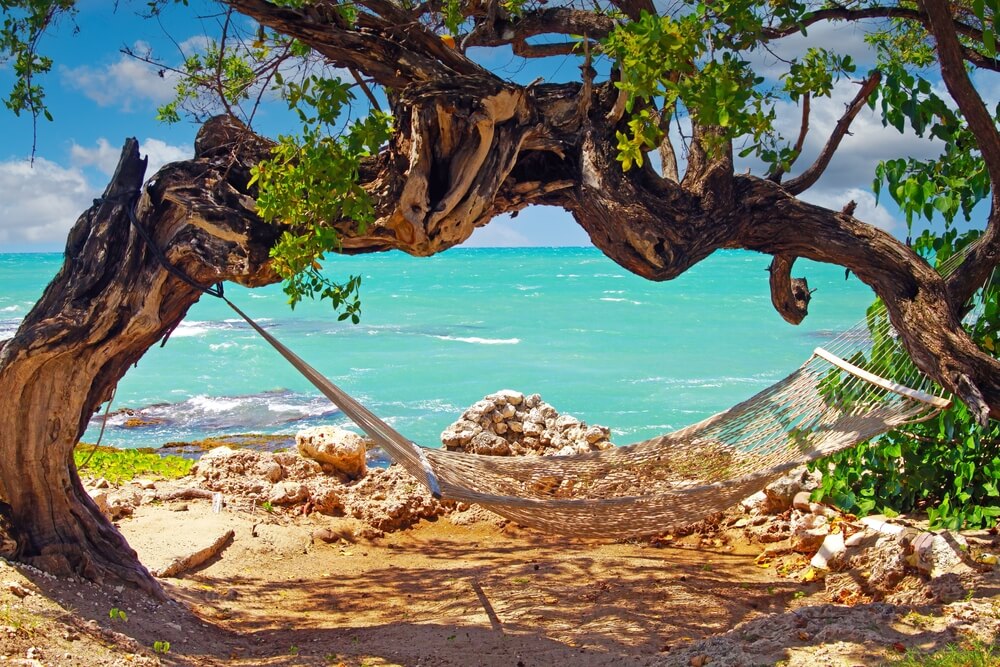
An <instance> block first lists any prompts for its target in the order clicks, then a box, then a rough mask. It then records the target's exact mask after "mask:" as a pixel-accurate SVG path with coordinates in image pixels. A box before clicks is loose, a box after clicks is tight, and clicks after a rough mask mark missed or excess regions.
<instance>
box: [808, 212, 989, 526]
mask: <svg viewBox="0 0 1000 667" xmlns="http://www.w3.org/2000/svg"><path fill="white" fill-rule="evenodd" d="M977 235H978V234H977V233H976V232H972V233H967V234H958V233H957V232H955V231H954V230H949V231H948V232H946V233H944V234H941V235H935V234H932V233H930V232H925V233H924V234H922V235H921V236H920V237H919V238H918V239H917V240H916V243H915V249H916V250H917V251H918V252H920V253H922V254H923V255H925V256H926V257H928V259H930V260H932V261H934V262H936V263H937V264H938V266H940V264H941V263H942V262H944V261H946V260H947V259H948V258H949V257H951V256H952V255H953V254H954V253H955V252H956V251H957V250H959V249H961V248H962V247H964V246H965V245H967V244H968V243H970V242H971V241H972V240H974V239H975V238H976V236H977ZM976 300H977V301H978V303H977V304H976V305H977V313H978V317H976V318H975V319H974V320H973V321H972V322H971V323H969V324H968V325H967V327H966V328H967V330H968V331H969V333H970V335H971V336H972V338H973V340H975V341H976V342H977V343H978V344H979V345H980V346H982V347H983V348H984V349H986V350H988V351H990V352H994V353H995V351H996V346H997V341H998V335H1000V279H997V278H996V277H994V279H991V281H990V282H989V283H988V284H987V285H986V286H985V287H984V288H983V289H982V290H981V291H980V293H979V294H978V295H976ZM876 305H877V304H876ZM980 309H981V312H979V311H980ZM884 324H885V312H884V310H881V309H879V308H877V307H875V306H873V308H872V309H871V310H870V311H869V327H870V328H871V330H872V332H873V334H874V346H873V349H872V352H871V353H870V355H868V357H867V358H856V359H852V361H853V362H854V363H858V364H859V365H863V366H865V367H866V368H869V369H870V370H872V371H873V372H875V373H878V374H880V375H883V376H885V377H889V378H892V379H895V380H897V381H899V382H902V383H904V384H905V383H906V381H907V379H909V378H912V377H913V373H914V367H913V362H912V361H911V360H910V358H909V356H908V355H907V353H906V351H905V350H904V349H903V348H902V346H901V345H899V343H898V342H897V341H896V340H895V339H894V338H893V337H892V336H890V335H888V334H885V333H878V332H882V331H885V330H886V329H885V327H884V326H882V325H884ZM872 359H875V360H876V361H875V362H874V363H872ZM815 465H816V466H817V467H819V468H820V469H821V470H823V473H824V474H823V482H822V486H821V487H820V489H818V490H817V491H816V498H817V499H825V500H828V501H830V502H833V503H834V504H836V505H838V506H840V507H842V508H844V509H846V510H848V511H852V512H856V513H861V514H870V513H872V512H878V513H882V514H886V515H889V516H892V515H894V514H897V513H900V512H910V511H914V510H918V511H921V510H922V511H926V512H927V514H928V517H929V519H930V522H931V526H932V527H951V528H959V527H984V526H991V525H993V524H994V523H995V522H996V521H997V519H998V518H1000V488H998V484H1000V423H997V422H991V424H990V426H989V427H988V428H983V427H981V426H979V425H978V424H977V423H976V421H975V419H974V418H973V417H972V415H970V413H969V411H968V408H966V406H965V405H964V404H963V403H961V402H958V401H956V402H955V404H954V405H953V406H952V407H951V408H949V409H948V410H945V411H943V412H942V413H941V414H940V415H938V416H937V417H935V418H934V419H931V420H929V421H926V422H922V423H918V424H912V425H910V426H907V427H906V428H903V429H899V430H896V431H893V432H891V433H888V434H886V435H885V436H883V437H882V438H879V439H877V440H874V441H869V442H865V443H862V444H860V445H858V446H857V447H855V448H852V449H849V450H845V451H843V452H840V453H838V454H835V455H833V456H831V457H829V458H828V459H824V460H822V461H820V462H818V463H817V464H815Z"/></svg>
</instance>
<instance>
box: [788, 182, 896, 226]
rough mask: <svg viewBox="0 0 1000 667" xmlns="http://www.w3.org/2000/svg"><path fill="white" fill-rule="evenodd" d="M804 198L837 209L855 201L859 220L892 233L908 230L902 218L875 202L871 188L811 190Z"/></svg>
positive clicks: (855, 213) (856, 215)
mask: <svg viewBox="0 0 1000 667" xmlns="http://www.w3.org/2000/svg"><path fill="white" fill-rule="evenodd" d="M802 199H803V200H804V201H807V202H809V203H811V204H816V205H817V206H822V207H824V208H829V209H832V210H835V211H839V210H841V209H842V208H844V205H845V204H847V202H849V201H853V202H855V203H856V204H857V205H858V207H857V209H856V210H855V211H854V217H856V218H857V219H858V220H863V221H865V222H867V223H868V224H869V225H872V226H874V227H878V228H879V229H883V230H885V231H887V232H889V233H890V234H897V235H898V234H901V233H903V232H905V230H906V227H905V225H904V224H903V221H902V220H898V219H896V218H895V217H893V215H892V214H891V213H889V212H888V211H887V210H886V209H885V207H883V206H879V205H878V204H876V203H875V195H873V194H872V193H871V191H870V190H862V189H861V188H848V189H846V190H832V189H822V190H816V191H812V190H810V191H809V192H807V193H806V194H804V195H802Z"/></svg>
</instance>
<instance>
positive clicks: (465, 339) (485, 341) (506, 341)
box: [432, 336, 521, 345]
mask: <svg viewBox="0 0 1000 667" xmlns="http://www.w3.org/2000/svg"><path fill="white" fill-rule="evenodd" d="M432 338H437V339H438V340H453V341H457V342H459V343H474V344H476V345H517V344H518V343H520V342H521V339H520V338H480V337H479V336H432Z"/></svg>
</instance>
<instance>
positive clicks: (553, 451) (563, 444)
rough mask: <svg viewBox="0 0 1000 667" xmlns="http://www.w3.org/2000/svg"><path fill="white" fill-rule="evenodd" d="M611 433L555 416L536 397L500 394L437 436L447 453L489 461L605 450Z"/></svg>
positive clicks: (476, 405)
mask: <svg viewBox="0 0 1000 667" xmlns="http://www.w3.org/2000/svg"><path fill="white" fill-rule="evenodd" d="M610 437H611V431H610V430H609V429H607V428H605V427H604V426H588V425H587V423H586V422H582V421H580V420H579V419H577V418H576V417H573V416H571V415H560V414H559V413H558V412H557V411H556V409H555V408H553V407H552V406H551V405H549V404H548V403H546V402H545V401H543V400H542V397H541V396H539V395H538V394H531V395H528V396H525V395H524V394H523V393H521V392H519V391H514V390H512V389H503V390H501V391H498V392H496V393H494V394H490V395H489V396H486V397H485V398H483V400H481V401H477V402H476V403H474V404H473V405H472V406H471V407H470V408H469V409H468V410H466V411H465V412H464V413H462V416H461V417H460V418H459V419H458V421H456V422H455V423H454V424H452V425H451V426H449V427H448V428H446V429H445V430H444V432H443V433H442V434H441V442H442V443H443V444H444V446H445V447H446V448H448V449H450V450H462V451H465V452H470V453H473V454H487V455H493V456H521V455H525V454H542V455H565V454H579V453H583V452H590V451H595V450H601V449H610V448H611V447H614V445H613V444H612V443H611V441H610Z"/></svg>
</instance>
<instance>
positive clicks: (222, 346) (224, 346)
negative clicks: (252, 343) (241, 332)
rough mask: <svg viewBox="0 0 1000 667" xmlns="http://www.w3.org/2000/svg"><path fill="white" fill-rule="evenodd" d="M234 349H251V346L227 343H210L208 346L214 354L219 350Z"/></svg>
mask: <svg viewBox="0 0 1000 667" xmlns="http://www.w3.org/2000/svg"><path fill="white" fill-rule="evenodd" d="M232 347H243V348H246V347H249V346H240V345H237V344H236V343H232V342H226V343H209V345H208V349H210V350H211V351H212V352H218V351H219V350H228V349H229V348H232Z"/></svg>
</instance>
